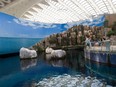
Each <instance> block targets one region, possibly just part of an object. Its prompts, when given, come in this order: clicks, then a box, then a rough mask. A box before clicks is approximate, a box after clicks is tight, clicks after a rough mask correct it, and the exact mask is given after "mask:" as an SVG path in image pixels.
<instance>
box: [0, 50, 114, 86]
mask: <svg viewBox="0 0 116 87" xmlns="http://www.w3.org/2000/svg"><path fill="white" fill-rule="evenodd" d="M115 73H116V67H113V66H112V67H111V66H107V65H103V64H99V63H95V62H91V61H85V59H84V53H83V51H78V50H69V51H67V55H66V57H65V58H63V59H49V58H47V57H46V55H45V54H44V53H42V54H39V55H38V58H36V59H26V60H20V58H19V56H13V57H9V58H0V87H33V84H35V83H39V82H41V81H42V80H43V79H45V78H46V79H49V78H52V77H57V76H63V75H65V74H67V75H71V76H75V75H81V76H82V77H87V76H90V77H94V78H95V77H96V78H97V79H99V80H100V81H102V82H107V83H106V84H109V85H112V86H116V75H115ZM66 78H67V77H66ZM41 87H42V86H41ZM54 87H55V86H54ZM70 87H71V86H70Z"/></svg>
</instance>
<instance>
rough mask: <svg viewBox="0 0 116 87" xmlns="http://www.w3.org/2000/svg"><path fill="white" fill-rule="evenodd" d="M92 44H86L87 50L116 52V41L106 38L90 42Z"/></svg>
mask: <svg viewBox="0 0 116 87" xmlns="http://www.w3.org/2000/svg"><path fill="white" fill-rule="evenodd" d="M90 44H91V45H89V47H88V46H86V49H87V50H93V51H107V52H114V51H115V52H116V41H110V40H104V41H98V42H90Z"/></svg>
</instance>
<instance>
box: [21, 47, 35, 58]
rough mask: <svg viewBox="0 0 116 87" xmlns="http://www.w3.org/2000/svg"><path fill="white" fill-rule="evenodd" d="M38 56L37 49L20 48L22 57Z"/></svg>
mask: <svg viewBox="0 0 116 87" xmlns="http://www.w3.org/2000/svg"><path fill="white" fill-rule="evenodd" d="M34 57H37V52H36V51H35V50H29V49H27V48H24V47H22V48H21V49H20V58H34Z"/></svg>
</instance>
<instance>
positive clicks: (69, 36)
mask: <svg viewBox="0 0 116 87" xmlns="http://www.w3.org/2000/svg"><path fill="white" fill-rule="evenodd" d="M86 36H89V37H90V38H91V40H92V41H97V40H100V39H101V38H103V36H105V34H104V27H96V26H94V27H90V26H83V25H79V26H74V27H72V28H69V29H68V30H67V31H64V32H62V33H57V34H52V35H50V36H48V37H47V38H45V39H44V40H42V41H41V42H39V43H37V44H36V45H35V46H34V47H35V49H36V48H38V47H40V48H42V49H43V50H45V48H47V47H53V48H58V47H63V46H78V45H84V41H85V38H86ZM36 50H37V49H36Z"/></svg>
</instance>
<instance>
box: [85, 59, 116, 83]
mask: <svg viewBox="0 0 116 87" xmlns="http://www.w3.org/2000/svg"><path fill="white" fill-rule="evenodd" d="M85 66H86V74H87V75H91V76H96V77H101V78H104V79H105V80H106V81H107V82H108V83H109V84H111V85H113V84H116V67H113V66H112V67H111V66H108V65H105V64H100V63H96V62H91V61H89V60H87V61H86V63H85Z"/></svg>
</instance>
